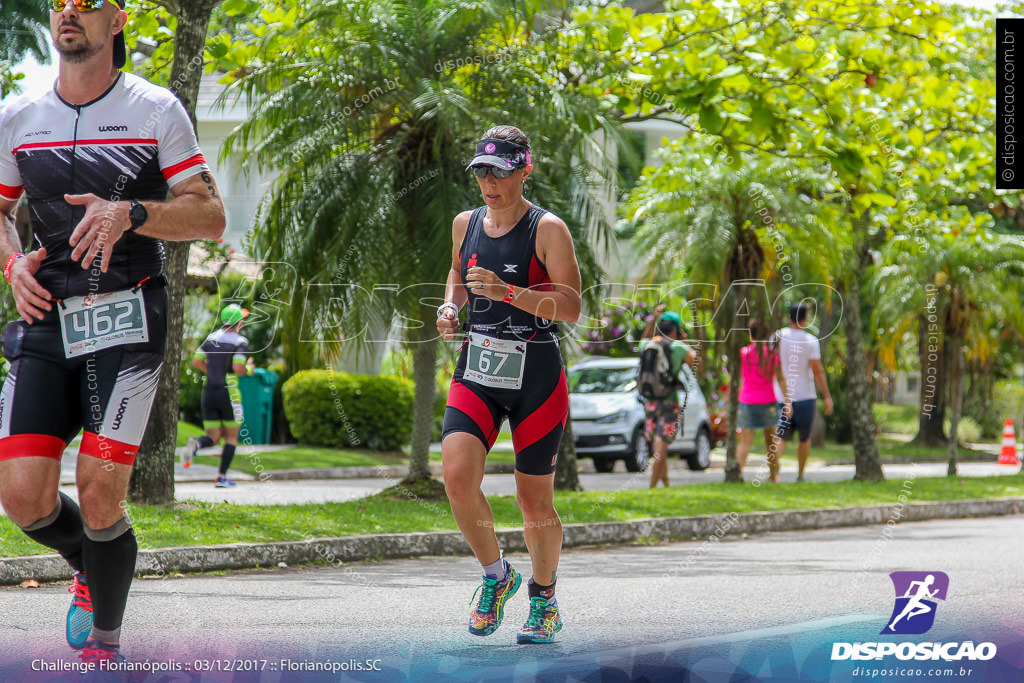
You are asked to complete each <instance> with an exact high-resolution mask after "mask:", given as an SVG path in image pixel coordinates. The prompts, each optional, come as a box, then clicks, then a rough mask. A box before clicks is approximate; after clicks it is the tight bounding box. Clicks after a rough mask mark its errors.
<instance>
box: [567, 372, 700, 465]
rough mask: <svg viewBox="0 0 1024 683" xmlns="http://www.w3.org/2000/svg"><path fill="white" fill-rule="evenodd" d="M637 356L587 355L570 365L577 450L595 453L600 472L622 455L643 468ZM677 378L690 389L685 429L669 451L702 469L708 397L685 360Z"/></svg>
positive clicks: (583, 453)
mask: <svg viewBox="0 0 1024 683" xmlns="http://www.w3.org/2000/svg"><path fill="white" fill-rule="evenodd" d="M639 362H640V361H639V358H609V357H607V356H589V357H587V358H585V359H584V360H582V361H580V362H579V363H577V364H576V365H574V366H573V367H572V369H571V370H570V371H569V410H570V415H571V417H572V430H573V435H574V436H575V439H576V455H577V456H579V457H590V458H593V459H594V468H595V469H596V470H597V471H598V472H611V471H612V468H613V467H615V461H616V460H624V461H625V463H626V469H627V470H629V471H630V472H642V471H644V470H645V469H646V468H647V461H648V459H649V458H650V447H649V444H648V443H647V440H646V439H645V438H644V406H643V403H641V399H640V395H639V394H638V393H637V390H636V374H637V364H638V363H639ZM680 379H681V380H682V381H683V382H684V383H685V385H686V392H687V395H688V398H687V400H686V414H685V418H684V420H683V431H682V433H681V434H680V436H679V437H678V438H677V439H676V440H675V441H673V442H672V444H671V445H669V451H668V452H669V455H680V456H683V457H685V458H686V462H687V464H688V465H689V467H690V469H691V470H704V469H707V467H708V465H709V464H710V462H711V448H712V441H711V425H710V421H709V419H708V408H707V403H706V402H705V400H704V394H703V393H701V390H700V387H699V386H697V379H696V377H694V375H693V372H692V371H691V370H690V368H689V366H687V365H684V366H683V370H682V372H681V373H680ZM682 392H683V390H682V389H680V404H681V403H682Z"/></svg>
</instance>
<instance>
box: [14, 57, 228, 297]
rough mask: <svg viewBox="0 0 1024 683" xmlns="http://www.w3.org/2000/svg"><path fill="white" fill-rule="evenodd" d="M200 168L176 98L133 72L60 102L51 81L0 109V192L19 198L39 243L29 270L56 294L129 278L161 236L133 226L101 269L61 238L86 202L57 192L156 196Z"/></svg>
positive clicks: (154, 266)
mask: <svg viewBox="0 0 1024 683" xmlns="http://www.w3.org/2000/svg"><path fill="white" fill-rule="evenodd" d="M203 171H209V166H207V164H206V160H205V159H203V155H202V152H200V150H199V143H198V142H197V141H196V136H195V132H194V131H193V129H192V123H191V121H190V120H189V118H188V114H187V113H186V112H185V108H184V107H183V106H182V104H181V102H180V101H178V99H177V97H175V96H174V94H173V93H172V92H171V91H170V90H167V89H166V88H162V87H160V86H156V85H153V84H152V83H149V82H148V81H146V80H144V79H142V78H139V77H137V76H134V75H132V74H121V75H120V76H118V78H117V81H115V83H114V84H113V85H112V86H111V87H110V89H109V90H107V92H105V93H104V94H103V95H101V96H100V97H98V98H97V99H95V100H93V101H92V102H89V103H88V104H83V105H73V104H69V103H67V102H65V101H64V100H63V99H61V97H60V95H58V94H57V91H56V88H54V89H51V90H50V91H49V92H47V93H45V94H43V95H40V96H36V97H32V98H30V97H22V98H18V99H16V100H14V101H13V102H12V103H11V104H10V105H8V106H7V107H5V108H4V109H3V110H2V111H0V197H3V198H4V199H6V200H9V201H15V200H17V199H18V198H20V197H21V195H22V194H24V195H25V196H26V198H27V199H28V206H29V212H30V215H31V218H32V230H33V232H34V238H35V242H36V244H37V245H38V246H41V247H46V253H47V256H46V260H44V261H43V264H42V266H41V267H40V269H39V272H38V273H37V274H36V279H37V280H38V281H39V283H40V284H41V285H42V286H43V287H45V288H46V289H47V290H49V292H50V293H51V294H52V295H53V296H54V297H56V298H58V299H64V298H68V297H71V296H80V295H85V294H88V293H102V292H110V291H115V290H118V289H124V288H126V287H130V286H134V285H135V284H136V283H138V282H140V281H141V280H144V279H145V278H147V277H155V276H158V275H160V274H161V273H162V272H163V267H164V250H163V245H162V243H161V242H160V240H158V239H154V238H152V237H146V236H144V235H138V234H135V233H128V234H125V235H124V236H123V237H121V239H120V240H118V242H117V244H115V245H114V249H113V253H112V254H111V262H110V267H109V268H108V270H107V272H106V273H102V274H99V270H98V269H93V268H86V269H83V268H82V264H81V263H80V262H75V261H72V260H71V246H70V245H69V244H68V239H69V238H70V237H71V233H72V231H73V230H74V229H75V226H76V225H78V222H79V221H80V220H81V219H82V216H84V215H85V207H83V206H72V205H70V204H68V203H67V202H66V201H64V195H65V194H89V193H91V194H95V195H97V196H98V197H102V198H104V199H109V200H112V201H123V200H128V199H136V200H157V201H164V200H166V199H167V193H168V190H169V188H170V187H173V186H174V185H175V184H177V183H179V182H181V181H183V180H186V179H187V178H189V177H191V176H193V175H195V174H197V173H201V172H203ZM97 274H99V275H97Z"/></svg>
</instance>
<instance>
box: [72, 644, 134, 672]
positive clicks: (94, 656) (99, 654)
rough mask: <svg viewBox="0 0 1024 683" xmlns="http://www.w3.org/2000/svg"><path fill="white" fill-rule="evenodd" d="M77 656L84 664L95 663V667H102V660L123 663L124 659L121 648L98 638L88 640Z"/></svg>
mask: <svg viewBox="0 0 1024 683" xmlns="http://www.w3.org/2000/svg"><path fill="white" fill-rule="evenodd" d="M78 658H79V659H81V660H82V661H83V662H84V663H86V664H93V665H95V667H96V668H102V667H103V664H102V662H112V663H114V664H123V663H124V661H125V658H124V655H123V654H121V648H119V647H118V646H117V645H107V644H106V643H104V642H102V641H99V640H90V641H88V642H87V643H86V644H85V647H83V648H82V651H81V652H80V653H79V654H78Z"/></svg>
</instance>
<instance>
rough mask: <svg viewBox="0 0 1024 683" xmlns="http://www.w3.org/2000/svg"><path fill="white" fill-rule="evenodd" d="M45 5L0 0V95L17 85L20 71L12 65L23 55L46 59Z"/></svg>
mask: <svg viewBox="0 0 1024 683" xmlns="http://www.w3.org/2000/svg"><path fill="white" fill-rule="evenodd" d="M47 19H48V17H47V15H46V10H45V5H44V4H43V3H40V2H30V1H28V0H4V2H0V99H3V98H4V97H7V95H8V94H9V93H10V92H12V91H13V90H14V89H15V88H16V87H17V86H16V84H17V81H18V79H19V78H21V77H22V74H17V73H15V72H14V70H13V66H14V65H15V64H18V63H19V62H20V61H21V60H22V59H24V58H25V56H26V55H32V56H33V57H35V59H36V61H37V62H39V63H40V64H45V63H47V62H48V61H49V60H50V48H49V45H50V30H49V24H48V23H47Z"/></svg>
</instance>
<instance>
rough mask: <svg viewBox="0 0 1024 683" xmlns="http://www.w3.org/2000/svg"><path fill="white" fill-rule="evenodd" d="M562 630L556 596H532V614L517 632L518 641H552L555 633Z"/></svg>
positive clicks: (521, 642) (522, 642) (523, 642)
mask: <svg viewBox="0 0 1024 683" xmlns="http://www.w3.org/2000/svg"><path fill="white" fill-rule="evenodd" d="M561 630H562V617H560V616H559V615H558V601H557V600H555V596H553V595H552V596H551V597H550V598H542V597H536V598H530V616H528V617H527V618H526V623H525V624H523V627H522V628H521V629H519V633H518V634H516V642H517V643H519V644H520V645H525V644H527V643H551V642H554V640H555V634H556V633H558V632H559V631H561Z"/></svg>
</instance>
